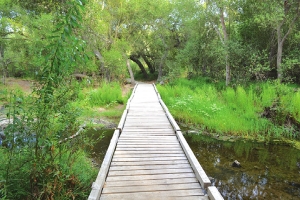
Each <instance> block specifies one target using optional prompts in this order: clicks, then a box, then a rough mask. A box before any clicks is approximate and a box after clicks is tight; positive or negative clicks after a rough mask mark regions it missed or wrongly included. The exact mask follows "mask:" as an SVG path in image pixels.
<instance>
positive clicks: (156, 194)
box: [101, 189, 208, 200]
mask: <svg viewBox="0 0 300 200" xmlns="http://www.w3.org/2000/svg"><path fill="white" fill-rule="evenodd" d="M203 195H204V194H203V192H202V191H201V190H200V189H189V190H172V191H151V192H135V193H117V194H103V196H101V200H108V198H109V199H114V200H116V199H118V200H119V199H124V200H125V199H129V200H132V199H156V200H157V199H164V200H165V199H166V198H168V197H169V199H170V200H171V199H175V198H176V197H178V199H182V198H183V197H186V196H203ZM206 199H208V198H206Z"/></svg>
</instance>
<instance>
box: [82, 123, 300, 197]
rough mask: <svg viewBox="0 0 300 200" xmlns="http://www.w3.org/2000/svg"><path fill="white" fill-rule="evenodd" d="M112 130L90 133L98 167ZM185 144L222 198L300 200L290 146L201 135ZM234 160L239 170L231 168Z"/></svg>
mask: <svg viewBox="0 0 300 200" xmlns="http://www.w3.org/2000/svg"><path fill="white" fill-rule="evenodd" d="M113 132H114V130H110V129H108V130H98V131H96V130H90V131H88V133H87V134H88V135H89V136H90V137H92V138H94V140H96V139H97V142H96V143H95V144H94V145H93V146H94V148H93V151H92V152H91V156H92V157H93V158H94V160H95V162H96V163H97V166H100V165H101V163H102V160H103V158H104V156H105V153H106V150H107V148H108V146H109V143H110V139H111V137H112V135H113ZM185 138H186V140H187V142H188V143H189V145H190V147H191V148H192V150H193V152H194V153H195V155H196V157H197V159H198V160H199V162H200V163H201V165H202V167H203V168H204V170H205V172H206V173H207V175H208V176H209V177H212V178H213V181H212V183H213V185H215V186H216V187H217V188H218V189H219V191H220V192H221V194H222V195H223V197H224V198H225V199H228V200H235V199H267V200H277V199H282V200H290V199H292V200H297V199H299V200H300V151H299V150H297V149H295V148H292V147H290V146H284V145H278V144H277V145H274V144H268V145H266V144H264V143H255V142H244V141H235V142H229V141H227V142H224V141H219V140H216V139H213V138H210V137H207V136H203V135H185ZM234 160H238V161H239V162H240V163H241V168H234V167H232V166H231V165H232V163H233V161H234Z"/></svg>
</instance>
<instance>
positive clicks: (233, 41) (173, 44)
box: [0, 0, 300, 85]
mask: <svg viewBox="0 0 300 200" xmlns="http://www.w3.org/2000/svg"><path fill="white" fill-rule="evenodd" d="M67 4H68V1H50V2H48V1H42V0H39V1H24V0H1V4H0V7H1V13H0V16H1V27H0V33H1V40H0V63H1V65H0V66H1V72H2V74H3V77H7V76H27V77H28V76H29V77H33V78H36V77H37V76H38V74H40V73H41V72H40V71H41V69H42V68H43V64H44V63H45V62H46V60H47V59H49V58H48V57H47V55H49V53H50V52H49V50H48V49H47V48H46V47H47V46H48V45H50V44H51V41H53V40H54V39H55V37H57V36H58V34H59V33H60V31H61V29H59V28H61V27H59V25H61V23H62V20H63V17H64V16H65V14H66V10H65V9H66V8H65V7H66V5H67ZM83 4H84V9H83V10H78V12H80V13H81V17H80V18H77V16H76V13H74V14H73V15H72V14H71V15H72V16H71V18H70V23H74V25H75V24H76V25H77V24H78V25H80V26H79V27H78V28H76V30H74V35H75V36H76V39H77V41H76V42H77V44H75V46H74V48H71V50H72V51H73V53H74V54H78V55H77V57H81V56H82V57H85V56H86V57H85V58H86V60H87V62H86V63H85V64H80V63H77V64H76V67H75V68H74V73H75V72H76V73H82V74H86V75H89V76H93V77H97V78H99V77H101V78H103V79H107V80H121V81H122V80H124V79H125V78H126V77H129V75H130V74H129V73H128V71H131V70H130V68H133V72H134V73H136V71H139V73H141V75H142V76H143V77H144V78H149V77H155V78H157V80H158V81H161V80H169V79H174V78H176V77H178V76H180V75H181V74H182V71H185V72H186V73H187V74H188V75H190V76H200V75H201V76H206V77H211V78H212V79H213V80H214V81H223V80H226V85H230V84H236V83H241V82H247V81H249V80H267V79H280V80H282V81H289V82H297V83H299V82H300V79H299V73H300V72H299V69H300V68H299V40H300V35H299V26H300V23H299V15H300V11H299V1H298V0H286V1H284V0H276V1H274V0H272V1H254V0H226V1H218V0H206V1H205V0H200V1H194V0H187V1H181V0H174V1H173V0H172V1H164V0H163V1H161V0H160V1H148V0H146V1H139V0H130V1H122V0H112V1H105V0H103V1H100V0H90V1H87V2H86V3H83ZM76 12H77V11H76ZM65 31H66V34H69V31H70V30H65ZM69 45H70V44H69ZM80 50H83V52H82V53H79V51H80ZM129 60H130V61H131V62H127V61H129ZM130 64H131V65H132V66H131V65H130ZM136 68H137V69H138V70H135V69H136ZM127 74H128V75H127Z"/></svg>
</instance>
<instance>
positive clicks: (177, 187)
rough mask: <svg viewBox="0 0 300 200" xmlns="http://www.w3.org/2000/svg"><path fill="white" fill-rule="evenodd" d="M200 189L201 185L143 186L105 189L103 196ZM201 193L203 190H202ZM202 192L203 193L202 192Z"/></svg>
mask: <svg viewBox="0 0 300 200" xmlns="http://www.w3.org/2000/svg"><path fill="white" fill-rule="evenodd" d="M187 189H199V190H200V184H199V183H182V184H167V185H142V186H135V187H131V186H128V187H126V186H125V187H104V188H103V191H102V193H103V194H109V193H110V194H111V193H127V192H135V193H136V192H152V191H168V190H175V191H176V190H187ZM200 191H201V190H200ZM201 192H202V191H201ZM203 195H204V193H203Z"/></svg>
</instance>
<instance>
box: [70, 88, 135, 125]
mask: <svg viewBox="0 0 300 200" xmlns="http://www.w3.org/2000/svg"><path fill="white" fill-rule="evenodd" d="M130 95H131V92H128V93H126V94H125V95H124V96H123V95H122V89H121V85H120V84H119V83H117V82H112V83H105V82H103V83H101V84H100V86H99V87H98V88H89V87H85V88H82V89H81V90H80V91H79V93H78V98H77V100H76V101H74V102H73V103H72V106H73V107H76V108H78V109H79V110H80V112H81V114H80V120H81V121H86V119H87V118H101V117H104V118H107V119H110V120H112V121H115V122H116V123H117V122H118V121H119V119H120V117H121V116H122V113H123V110H124V107H125V105H124V103H125V102H126V101H127V99H128V98H129V97H130Z"/></svg>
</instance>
